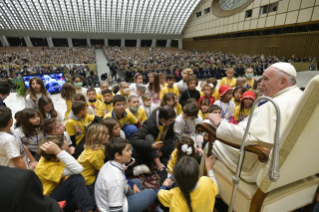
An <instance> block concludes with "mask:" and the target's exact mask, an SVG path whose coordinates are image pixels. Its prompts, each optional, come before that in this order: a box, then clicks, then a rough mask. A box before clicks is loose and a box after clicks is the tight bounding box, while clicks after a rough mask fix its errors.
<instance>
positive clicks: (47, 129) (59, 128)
mask: <svg viewBox="0 0 319 212" xmlns="http://www.w3.org/2000/svg"><path fill="white" fill-rule="evenodd" d="M43 133H44V135H46V136H47V135H63V136H64V140H66V141H67V143H68V144H69V148H68V153H69V154H70V155H73V154H74V152H75V145H73V144H72V141H71V138H70V136H69V134H68V133H67V132H66V131H65V127H64V125H63V124H62V123H61V122H60V121H59V120H57V119H55V118H52V119H47V120H45V121H44V124H43Z"/></svg>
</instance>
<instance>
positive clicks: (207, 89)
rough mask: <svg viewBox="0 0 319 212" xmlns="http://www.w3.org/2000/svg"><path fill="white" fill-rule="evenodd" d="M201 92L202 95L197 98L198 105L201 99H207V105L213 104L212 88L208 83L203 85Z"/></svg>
mask: <svg viewBox="0 0 319 212" xmlns="http://www.w3.org/2000/svg"><path fill="white" fill-rule="evenodd" d="M203 94H204V95H203V96H202V97H201V98H199V100H198V105H200V102H201V101H202V100H203V99H208V101H209V106H211V105H213V104H214V102H215V98H214V97H213V96H212V94H213V88H212V87H211V86H210V85H208V84H205V85H203Z"/></svg>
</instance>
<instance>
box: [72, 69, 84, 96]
mask: <svg viewBox="0 0 319 212" xmlns="http://www.w3.org/2000/svg"><path fill="white" fill-rule="evenodd" d="M72 84H73V85H74V87H75V89H76V93H77V94H82V95H86V91H87V89H86V88H83V87H82V86H83V77H82V76H80V75H77V74H76V75H74V76H73V77H72Z"/></svg>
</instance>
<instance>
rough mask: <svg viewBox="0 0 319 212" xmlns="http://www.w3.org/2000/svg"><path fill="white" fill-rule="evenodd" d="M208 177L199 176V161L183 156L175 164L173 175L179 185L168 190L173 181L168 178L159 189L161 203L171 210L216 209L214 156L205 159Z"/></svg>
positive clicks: (179, 211) (180, 211) (158, 195)
mask: <svg viewBox="0 0 319 212" xmlns="http://www.w3.org/2000/svg"><path fill="white" fill-rule="evenodd" d="M205 165H206V169H207V172H208V177H206V176H203V177H199V166H198V163H197V161H196V160H195V159H194V158H193V157H190V156H184V157H182V158H181V159H180V160H179V161H178V162H177V163H176V164H175V166H174V170H173V175H174V179H175V182H176V184H177V186H178V187H175V188H173V189H171V190H166V189H167V188H168V187H169V186H170V185H171V183H172V180H171V179H169V178H167V179H166V180H165V182H164V183H163V185H162V186H161V187H160V188H159V189H158V192H157V197H158V199H159V201H160V202H161V204H163V205H164V206H165V207H169V208H170V210H171V211H176V212H184V211H214V205H215V196H216V195H217V194H218V190H219V189H218V184H217V180H216V178H215V175H214V171H213V168H212V167H213V165H214V159H213V156H210V157H209V158H207V159H206V160H205Z"/></svg>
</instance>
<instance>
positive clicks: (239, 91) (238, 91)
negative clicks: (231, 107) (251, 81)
mask: <svg viewBox="0 0 319 212" xmlns="http://www.w3.org/2000/svg"><path fill="white" fill-rule="evenodd" d="M245 92H246V88H245V87H243V86H239V87H236V88H235V89H234V91H233V98H232V99H231V100H232V101H233V102H234V103H235V105H236V107H237V106H238V105H239V104H240V99H241V97H242V96H243V94H244V93H245Z"/></svg>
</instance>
